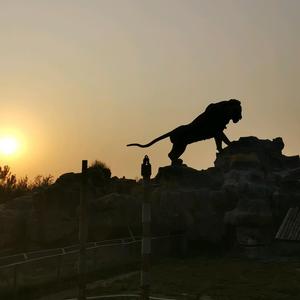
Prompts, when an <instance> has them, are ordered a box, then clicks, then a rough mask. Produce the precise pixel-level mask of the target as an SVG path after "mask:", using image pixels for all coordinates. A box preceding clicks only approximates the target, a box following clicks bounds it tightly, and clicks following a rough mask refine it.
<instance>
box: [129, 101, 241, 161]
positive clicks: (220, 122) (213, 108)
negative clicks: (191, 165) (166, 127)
mask: <svg viewBox="0 0 300 300" xmlns="http://www.w3.org/2000/svg"><path fill="white" fill-rule="evenodd" d="M241 119H242V106H241V102H240V101H239V100H236V99H230V100H226V101H221V102H217V103H211V104H209V105H208V106H207V108H206V109H205V111H204V112H203V113H202V114H200V115H199V116H198V117H197V118H196V119H195V120H193V121H192V122H191V123H189V124H187V125H182V126H179V127H177V128H175V129H174V130H172V131H170V132H168V133H166V134H163V135H161V136H160V137H158V138H156V139H154V140H153V141H151V142H150V143H148V144H145V145H141V144H138V143H132V144H128V145H127V146H137V147H141V148H146V147H150V146H151V145H153V144H154V143H156V142H158V141H160V140H162V139H165V138H167V137H170V140H171V142H172V143H173V147H172V149H171V151H170V153H169V154H168V156H169V158H170V159H171V162H172V165H177V164H182V160H181V159H179V157H180V156H181V155H182V154H183V152H184V151H185V149H186V147H187V145H189V144H192V143H195V142H198V141H202V140H206V139H210V138H214V139H215V142H216V147H217V150H218V151H219V152H221V151H222V142H224V143H225V144H226V145H229V144H230V143H231V142H230V141H229V139H228V138H227V136H226V135H225V134H224V132H223V131H224V129H226V125H227V124H228V123H229V122H230V120H232V121H233V122H234V123H237V122H238V121H240V120H241Z"/></svg>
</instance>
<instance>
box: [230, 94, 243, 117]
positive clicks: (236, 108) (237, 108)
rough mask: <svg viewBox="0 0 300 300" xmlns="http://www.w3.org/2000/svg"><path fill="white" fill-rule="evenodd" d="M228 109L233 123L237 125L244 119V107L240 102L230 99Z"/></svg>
mask: <svg viewBox="0 0 300 300" xmlns="http://www.w3.org/2000/svg"><path fill="white" fill-rule="evenodd" d="M228 109H229V114H230V119H231V120H232V121H233V123H237V122H238V121H240V120H241V119H242V106H241V102H240V101H239V100H236V99H230V100H229V101H228Z"/></svg>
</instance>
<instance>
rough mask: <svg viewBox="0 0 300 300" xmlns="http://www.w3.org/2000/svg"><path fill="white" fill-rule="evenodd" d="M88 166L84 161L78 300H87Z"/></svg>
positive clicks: (81, 193) (81, 187)
mask: <svg viewBox="0 0 300 300" xmlns="http://www.w3.org/2000/svg"><path fill="white" fill-rule="evenodd" d="M87 166H88V161H87V160H83V161H82V171H81V185H80V219H79V243H80V246H79V247H80V249H79V278H78V279H79V280H78V299H79V300H86V241H87V198H86V190H87Z"/></svg>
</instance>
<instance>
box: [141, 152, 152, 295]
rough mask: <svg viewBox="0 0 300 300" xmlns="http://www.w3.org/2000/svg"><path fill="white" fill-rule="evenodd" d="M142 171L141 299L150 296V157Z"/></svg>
mask: <svg viewBox="0 0 300 300" xmlns="http://www.w3.org/2000/svg"><path fill="white" fill-rule="evenodd" d="M141 173H142V176H143V185H144V195H143V196H144V197H143V206H142V230H143V232H142V253H141V254H142V264H141V299H142V300H149V297H150V258H151V203H150V184H149V183H150V177H151V164H150V161H149V157H148V156H147V155H146V156H145V157H144V160H143V163H142V166H141Z"/></svg>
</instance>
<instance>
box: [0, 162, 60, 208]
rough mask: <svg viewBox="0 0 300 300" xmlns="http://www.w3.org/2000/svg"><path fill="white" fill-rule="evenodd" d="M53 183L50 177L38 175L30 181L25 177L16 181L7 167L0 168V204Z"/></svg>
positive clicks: (15, 177)
mask: <svg viewBox="0 0 300 300" xmlns="http://www.w3.org/2000/svg"><path fill="white" fill-rule="evenodd" d="M53 181H54V178H53V176H52V175H48V176H42V175H38V176H36V177H35V178H34V179H33V180H32V181H29V179H28V177H27V176H24V177H21V178H19V179H18V178H17V176H16V175H15V174H13V173H12V172H11V170H10V167H9V166H3V167H1V166H0V203H3V202H6V201H8V200H10V199H13V198H15V197H18V196H22V195H24V194H26V193H28V192H32V191H36V190H39V189H43V188H45V187H48V186H49V185H51V184H52V183H53Z"/></svg>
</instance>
